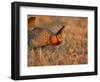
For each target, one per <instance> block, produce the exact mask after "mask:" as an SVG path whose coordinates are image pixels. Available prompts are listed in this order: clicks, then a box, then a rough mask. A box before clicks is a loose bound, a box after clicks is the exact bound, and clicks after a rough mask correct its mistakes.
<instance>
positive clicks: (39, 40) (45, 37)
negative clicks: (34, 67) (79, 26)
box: [28, 17, 65, 64]
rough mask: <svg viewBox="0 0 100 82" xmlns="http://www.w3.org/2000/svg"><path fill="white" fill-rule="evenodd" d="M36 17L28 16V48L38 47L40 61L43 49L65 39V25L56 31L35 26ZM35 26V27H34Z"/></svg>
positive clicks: (58, 43)
mask: <svg viewBox="0 0 100 82" xmlns="http://www.w3.org/2000/svg"><path fill="white" fill-rule="evenodd" d="M35 20H36V18H35V17H30V18H28V48H30V49H32V50H33V49H38V51H39V52H38V53H39V54H38V55H39V61H40V64H41V61H42V49H43V47H46V46H49V45H51V46H57V45H60V44H61V43H62V41H63V30H64V28H65V26H64V25H63V26H62V27H61V28H60V29H59V30H58V31H57V32H56V33H53V32H52V31H50V30H49V29H47V28H41V27H35V26H34V24H35ZM33 27H34V28H33Z"/></svg>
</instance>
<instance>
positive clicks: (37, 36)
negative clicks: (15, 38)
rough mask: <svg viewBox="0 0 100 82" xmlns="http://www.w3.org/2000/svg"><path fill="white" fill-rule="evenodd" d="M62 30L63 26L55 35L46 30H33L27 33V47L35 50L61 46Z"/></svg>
mask: <svg viewBox="0 0 100 82" xmlns="http://www.w3.org/2000/svg"><path fill="white" fill-rule="evenodd" d="M64 28H65V26H62V28H61V29H60V30H59V31H58V32H57V33H53V32H52V31H50V30H48V29H46V28H39V27H37V28H34V29H33V30H32V31H31V32H29V33H28V40H29V42H28V43H29V46H31V47H32V48H37V47H45V46H48V45H52V46H56V45H59V44H61V42H62V40H63V30H64Z"/></svg>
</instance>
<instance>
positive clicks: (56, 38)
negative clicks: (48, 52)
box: [50, 26, 65, 45]
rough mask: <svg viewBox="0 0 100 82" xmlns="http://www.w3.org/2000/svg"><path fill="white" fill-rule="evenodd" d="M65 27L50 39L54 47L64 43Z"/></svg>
mask: <svg viewBox="0 0 100 82" xmlns="http://www.w3.org/2000/svg"><path fill="white" fill-rule="evenodd" d="M64 27H65V26H63V27H62V28H61V29H60V30H59V31H58V32H57V33H56V34H55V35H52V36H51V37H50V43H51V44H52V45H59V44H60V43H61V42H62V40H63V30H64Z"/></svg>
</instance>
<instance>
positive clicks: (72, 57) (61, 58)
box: [28, 16, 88, 66]
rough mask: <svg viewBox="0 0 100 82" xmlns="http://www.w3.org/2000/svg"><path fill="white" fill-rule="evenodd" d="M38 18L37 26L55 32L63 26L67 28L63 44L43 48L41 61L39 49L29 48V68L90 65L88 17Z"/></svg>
mask: <svg viewBox="0 0 100 82" xmlns="http://www.w3.org/2000/svg"><path fill="white" fill-rule="evenodd" d="M34 17H36V21H35V24H34V27H35V26H38V27H41V28H48V29H49V30H51V31H53V32H57V30H58V29H59V28H60V27H61V26H62V25H65V26H66V28H67V29H66V30H65V32H64V33H65V37H64V40H63V42H62V43H61V44H60V45H58V46H46V47H43V48H42V55H41V59H40V56H39V48H37V49H32V50H30V48H29V47H28V66H46V65H72V64H87V63H88V52H87V48H88V42H87V39H88V35H87V24H88V22H87V20H88V19H87V17H51V16H34Z"/></svg>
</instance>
